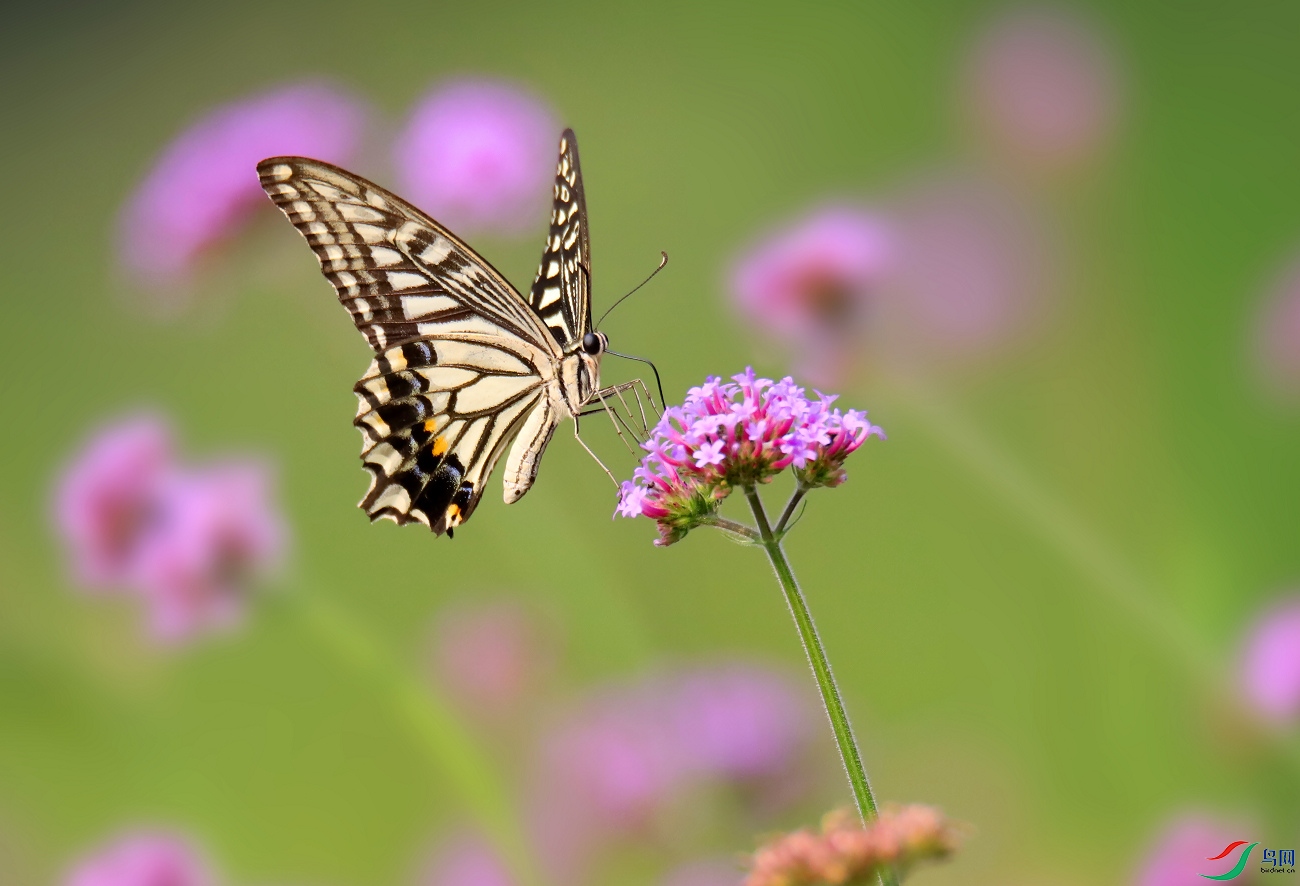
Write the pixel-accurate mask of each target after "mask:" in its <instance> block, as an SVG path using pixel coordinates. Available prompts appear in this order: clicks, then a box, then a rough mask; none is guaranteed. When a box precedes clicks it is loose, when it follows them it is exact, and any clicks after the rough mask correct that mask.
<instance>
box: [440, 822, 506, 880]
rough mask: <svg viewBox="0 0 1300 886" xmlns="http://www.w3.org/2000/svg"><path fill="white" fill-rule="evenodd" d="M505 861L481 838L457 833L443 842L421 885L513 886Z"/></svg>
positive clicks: (466, 833)
mask: <svg viewBox="0 0 1300 886" xmlns="http://www.w3.org/2000/svg"><path fill="white" fill-rule="evenodd" d="M514 883H515V881H514V878H513V877H511V876H510V871H509V869H508V868H507V867H506V864H505V862H504V861H502V859H501V857H500V856H499V855H497V853H496V852H495V851H494V850H493V849H492V847H491V846H489V845H488V844H487V842H486V841H485V840H483V839H482V838H481V837H478V836H475V835H474V834H471V833H468V832H460V833H456V834H453V835H451V836H449V837H448V838H447V839H445V840H443V841H442V842H441V843H440V844H439V846H438V848H437V850H436V851H435V853H434V857H433V859H432V861H431V862H430V863H429V865H428V868H427V870H426V871H425V872H424V874H422V875H421V877H420V879H419V884H420V886H514Z"/></svg>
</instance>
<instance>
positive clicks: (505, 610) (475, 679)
mask: <svg viewBox="0 0 1300 886" xmlns="http://www.w3.org/2000/svg"><path fill="white" fill-rule="evenodd" d="M433 647H434V648H433V665H434V670H435V673H436V676H437V680H438V682H439V684H441V686H442V687H443V688H444V689H446V690H447V692H448V693H450V694H451V695H452V696H453V697H454V698H455V699H456V700H457V701H458V702H459V703H460V705H461V707H462V708H463V709H464V710H465V711H466V712H467V713H469V714H471V715H474V716H482V717H486V718H487V719H491V720H500V719H502V718H505V717H508V716H511V715H513V714H516V713H518V712H519V710H520V708H521V707H523V706H524V705H525V704H526V703H527V702H528V701H529V700H530V699H532V698H534V697H536V695H537V693H538V692H539V690H540V687H541V684H542V683H543V682H544V680H545V678H546V676H547V673H548V672H549V670H550V665H551V656H550V650H549V649H548V648H547V643H546V638H545V637H544V636H543V631H542V627H541V625H540V624H539V623H538V621H537V619H535V618H533V617H532V616H531V615H530V613H529V612H528V611H527V610H526V609H525V607H524V606H523V605H521V604H519V603H517V602H513V601H506V600H502V601H495V602H489V603H465V604H461V605H458V606H450V607H447V608H446V609H444V610H442V611H441V612H439V614H438V620H437V624H436V626H435V636H434V644H433Z"/></svg>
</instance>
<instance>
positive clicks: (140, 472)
mask: <svg viewBox="0 0 1300 886" xmlns="http://www.w3.org/2000/svg"><path fill="white" fill-rule="evenodd" d="M172 459H173V453H172V440H171V431H170V430H169V429H168V427H167V426H166V424H164V423H163V421H162V420H161V419H159V418H157V417H154V416H138V417H134V418H128V419H124V420H121V421H119V422H116V423H114V424H111V425H109V426H107V427H105V428H103V429H102V430H100V431H99V432H98V433H97V434H96V435H95V437H94V438H93V439H91V440H90V442H88V443H87V444H86V445H85V447H84V448H83V449H82V451H81V452H80V453H78V454H77V456H76V457H75V458H74V459H73V460H72V462H71V463H70V464H69V465H68V466H67V467H66V468H65V469H64V471H63V475H62V477H61V478H60V479H59V483H58V488H57V490H56V492H55V496H54V517H55V522H56V524H57V528H58V530H59V532H60V534H61V535H62V536H63V539H64V541H65V543H66V544H67V547H68V554H69V558H70V560H71V562H72V569H73V573H74V575H75V577H76V579H77V581H78V583H80V584H81V585H82V586H84V587H86V588H88V589H94V590H103V589H108V588H116V587H120V586H121V585H123V584H125V583H126V582H127V581H128V579H129V575H130V571H131V567H132V561H133V557H134V555H135V551H136V549H137V545H138V542H139V539H140V536H141V533H142V532H143V530H144V528H145V526H146V525H147V523H148V521H149V520H150V519H151V517H152V509H153V503H154V500H155V499H156V496H157V494H158V490H159V488H160V486H161V485H162V483H163V480H164V478H165V477H166V476H167V475H168V474H169V473H170V472H171V470H172Z"/></svg>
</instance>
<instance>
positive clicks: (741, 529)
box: [700, 514, 762, 542]
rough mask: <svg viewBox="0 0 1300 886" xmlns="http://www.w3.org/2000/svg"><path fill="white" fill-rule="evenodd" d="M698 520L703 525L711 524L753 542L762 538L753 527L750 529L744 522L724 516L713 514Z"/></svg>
mask: <svg viewBox="0 0 1300 886" xmlns="http://www.w3.org/2000/svg"><path fill="white" fill-rule="evenodd" d="M700 522H701V523H702V524H704V525H705V526H713V527H715V528H717V529H721V530H722V531H724V532H731V533H734V534H735V535H739V536H741V537H742V538H747V539H749V540H750V541H753V542H761V541H762V538H761V537H760V536H759V534H758V533H757V532H755V531H754V530H753V529H751V528H750V527H748V526H746V525H745V524H744V523H739V522H737V521H735V520H728V519H727V518H726V517H719V516H718V515H717V514H714V515H713V516H711V517H705V518H704V519H703V520H701V521H700Z"/></svg>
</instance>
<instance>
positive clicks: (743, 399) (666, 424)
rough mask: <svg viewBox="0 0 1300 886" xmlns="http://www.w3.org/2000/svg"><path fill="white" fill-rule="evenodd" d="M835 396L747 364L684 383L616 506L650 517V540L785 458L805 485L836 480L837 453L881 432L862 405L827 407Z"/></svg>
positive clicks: (840, 475)
mask: <svg viewBox="0 0 1300 886" xmlns="http://www.w3.org/2000/svg"><path fill="white" fill-rule="evenodd" d="M835 399H836V398H835V397H834V396H826V395H825V394H822V393H820V392H818V395H817V399H816V400H812V399H809V398H808V397H807V396H806V395H805V393H804V389H803V388H801V387H799V386H798V385H796V384H795V383H794V380H793V379H791V378H790V377H789V376H787V377H785V378H783V379H781V380H780V381H777V382H774V381H772V380H771V379H769V378H759V377H757V376H755V374H754V370H753V368H752V367H750V368H746V370H745V371H744V372H743V373H740V374H739V375H734V376H732V381H731V382H723V381H722V380H721V379H719V378H717V377H716V376H710V377H709V378H708V379H707V380H706V381H705V382H704V384H703V385H700V386H699V387H694V388H691V389H690V391H689V392H688V393H687V397H686V401H685V402H684V403H683V404H682V405H681V406H673V407H670V408H669V409H668V410H666V411H665V412H664V416H663V418H662V419H661V420H660V422H659V424H658V425H656V426H655V428H654V430H653V431H652V432H651V435H650V439H649V440H647V441H646V442H645V443H644V444H642V448H644V449H645V450H646V451H647V452H648V453H649V454H648V455H646V456H645V458H644V459H642V461H641V466H640V467H638V468H637V469H636V471H635V472H634V475H633V476H634V477H635V479H634V480H629V481H625V482H624V483H623V485H622V488H621V491H620V493H619V504H618V509H617V512H616V513H617V514H619V515H621V516H624V517H638V516H645V517H649V518H650V519H652V520H655V521H656V522H657V523H658V524H659V532H660V538H659V539H658V540H657V541H656V542H655V544H657V545H669V544H672V543H673V542H675V541H678V540H679V539H681V538H682V537H683V536H684V535H685V534H686V533H687V532H689V531H690V530H691V529H692V528H694V527H696V526H698V525H701V524H702V523H703V522H704V521H706V520H707V519H708V518H709V517H710V516H711V515H712V514H713V513H714V512H715V511H716V510H717V507H718V505H719V503H720V502H721V501H722V500H723V499H724V498H726V497H727V496H728V495H729V494H730V493H731V491H732V489H734V488H735V487H737V486H753V485H756V484H759V483H766V482H768V481H769V480H771V479H772V477H774V476H776V475H777V474H778V473H780V472H781V471H783V470H785V469H786V468H793V469H794V471H795V475H796V477H797V478H798V480H799V482H800V483H801V484H803V485H804V486H806V487H809V488H812V487H818V486H838V485H839V484H840V483H843V482H844V480H845V473H844V460H845V459H846V458H847V457H848V456H849V455H850V454H851V453H852V452H854V451H855V450H856V449H857V448H858V447H859V446H861V445H862V444H863V443H865V442H866V441H867V438H868V437H871V436H877V437H880V438H882V439H883V438H884V436H885V433H884V431H883V430H881V429H880V428H879V427H877V426H875V425H873V424H871V422H869V421H867V414H866V413H865V412H859V411H857V410H854V409H850V410H848V411H847V412H844V413H841V412H840V410H838V409H832V408H831V404H832V403H833V402H834V401H835Z"/></svg>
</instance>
